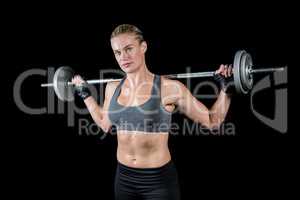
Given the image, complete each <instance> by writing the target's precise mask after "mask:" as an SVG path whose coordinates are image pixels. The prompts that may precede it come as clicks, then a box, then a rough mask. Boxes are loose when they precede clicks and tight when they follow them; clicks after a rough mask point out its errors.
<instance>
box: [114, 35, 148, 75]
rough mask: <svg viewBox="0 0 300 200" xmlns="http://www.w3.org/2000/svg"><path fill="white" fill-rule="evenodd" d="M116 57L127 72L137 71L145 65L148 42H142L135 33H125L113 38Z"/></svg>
mask: <svg viewBox="0 0 300 200" xmlns="http://www.w3.org/2000/svg"><path fill="white" fill-rule="evenodd" d="M111 46H112V49H113V52H114V54H115V58H116V60H117V62H118V64H119V66H120V67H121V69H122V70H123V71H124V72H125V73H133V72H136V71H137V70H138V69H139V68H140V67H142V66H143V65H145V52H146V49H147V44H146V42H142V43H140V42H139V40H138V39H136V35H135V34H130V33H124V34H120V35H117V36H115V37H113V38H112V39H111Z"/></svg>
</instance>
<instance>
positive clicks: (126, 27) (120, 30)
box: [110, 24, 144, 43]
mask: <svg viewBox="0 0 300 200" xmlns="http://www.w3.org/2000/svg"><path fill="white" fill-rule="evenodd" d="M124 33H130V34H134V35H136V39H137V40H138V41H139V42H140V43H141V42H143V41H144V36H143V33H142V31H141V30H140V29H139V28H138V27H136V26H134V25H131V24H121V25H119V26H117V27H116V28H115V29H114V30H113V32H112V33H111V36H110V39H112V38H114V37H116V36H118V35H120V34H124Z"/></svg>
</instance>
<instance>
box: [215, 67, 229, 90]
mask: <svg viewBox="0 0 300 200" xmlns="http://www.w3.org/2000/svg"><path fill="white" fill-rule="evenodd" d="M214 79H215V80H216V81H217V82H218V83H219V84H220V87H221V89H222V90H223V91H224V92H225V93H229V90H228V86H229V85H230V82H231V81H232V80H233V76H232V65H223V64H222V65H220V67H219V69H218V70H217V71H216V72H215V75H214Z"/></svg>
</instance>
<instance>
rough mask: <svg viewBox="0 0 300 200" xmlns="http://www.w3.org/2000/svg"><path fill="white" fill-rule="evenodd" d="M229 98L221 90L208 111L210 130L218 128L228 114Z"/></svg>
mask: <svg viewBox="0 0 300 200" xmlns="http://www.w3.org/2000/svg"><path fill="white" fill-rule="evenodd" d="M230 102H231V97H230V96H229V95H227V94H226V93H225V92H224V91H223V90H221V92H220V94H219V96H218V98H217V100H216V102H215V103H214V104H213V106H212V107H211V109H210V111H209V118H210V126H211V128H218V127H220V125H221V124H222V123H223V121H224V120H225V117H226V115H227V113H228V110H229V106H230Z"/></svg>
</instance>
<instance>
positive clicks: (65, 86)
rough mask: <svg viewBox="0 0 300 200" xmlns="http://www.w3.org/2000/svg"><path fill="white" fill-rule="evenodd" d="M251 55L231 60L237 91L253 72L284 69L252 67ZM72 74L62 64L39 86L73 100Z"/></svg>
mask: <svg viewBox="0 0 300 200" xmlns="http://www.w3.org/2000/svg"><path fill="white" fill-rule="evenodd" d="M252 67H253V62H252V57H251V55H250V54H249V53H247V52H246V51H245V50H240V51H237V52H236V54H235V56H234V60H233V79H234V86H235V89H236V91H237V92H238V93H240V94H247V93H248V92H249V91H250V90H251V89H252V87H253V74H255V73H272V72H277V71H284V67H281V68H261V69H252ZM214 74H215V71H210V72H196V73H183V74H170V75H166V77H168V78H174V79H181V78H198V77H213V76H214ZM73 76H74V71H73V70H72V68H70V67H67V66H63V67H60V68H58V69H57V70H56V72H55V73H54V77H53V83H46V84H41V87H53V88H54V91H55V93H56V95H57V96H58V98H59V99H60V100H62V101H73V100H74V88H73V85H74V84H73V83H72V82H70V81H71V79H72V78H73ZM120 80H121V79H96V80H87V81H86V82H87V83H89V84H101V83H107V82H112V81H120Z"/></svg>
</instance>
